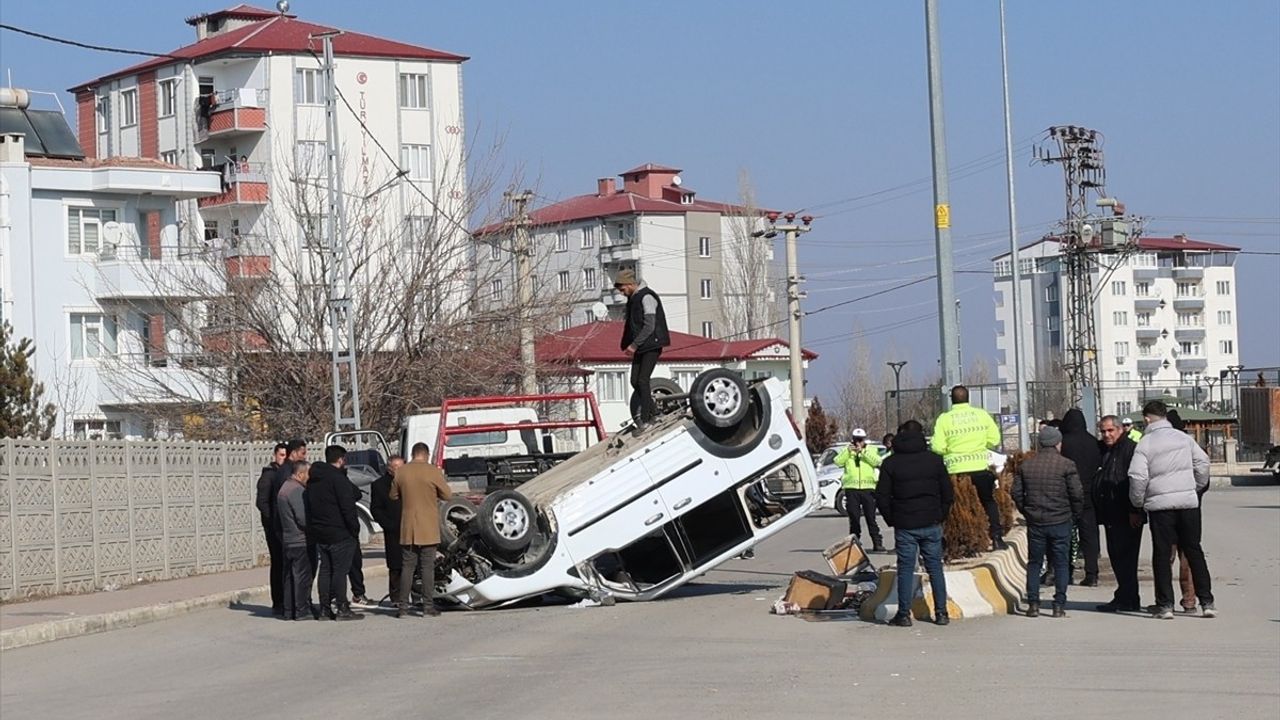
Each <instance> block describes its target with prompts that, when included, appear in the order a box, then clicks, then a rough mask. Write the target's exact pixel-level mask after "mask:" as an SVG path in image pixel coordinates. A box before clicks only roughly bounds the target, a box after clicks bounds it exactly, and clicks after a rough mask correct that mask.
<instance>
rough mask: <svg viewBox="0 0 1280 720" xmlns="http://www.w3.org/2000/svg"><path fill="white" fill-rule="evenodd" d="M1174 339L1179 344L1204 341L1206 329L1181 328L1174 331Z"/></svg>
mask: <svg viewBox="0 0 1280 720" xmlns="http://www.w3.org/2000/svg"><path fill="white" fill-rule="evenodd" d="M1173 339H1174V340H1177V341H1178V342H1182V341H1184V340H1187V341H1199V340H1204V327H1203V326H1201V327H1180V328H1176V329H1175V330H1174V331H1173Z"/></svg>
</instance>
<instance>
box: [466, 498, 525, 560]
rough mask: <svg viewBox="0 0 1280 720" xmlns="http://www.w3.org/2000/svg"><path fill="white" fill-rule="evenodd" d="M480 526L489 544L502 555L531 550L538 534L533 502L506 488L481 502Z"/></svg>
mask: <svg viewBox="0 0 1280 720" xmlns="http://www.w3.org/2000/svg"><path fill="white" fill-rule="evenodd" d="M476 526H477V528H478V529H479V531H480V539H481V540H483V541H484V544H485V545H488V546H489V547H491V548H493V549H494V550H498V551H500V552H508V553H515V552H521V551H523V550H524V549H525V548H527V547H529V543H530V542H532V541H533V535H534V533H535V532H536V531H537V517H536V516H535V515H534V511H533V503H532V502H530V501H529V498H526V497H525V496H524V495H521V494H520V493H518V492H516V491H515V490H511V489H508V488H504V489H502V490H497V491H495V492H493V493H491V494H489V495H487V496H486V497H485V499H484V502H482V503H480V512H479V514H478V515H476Z"/></svg>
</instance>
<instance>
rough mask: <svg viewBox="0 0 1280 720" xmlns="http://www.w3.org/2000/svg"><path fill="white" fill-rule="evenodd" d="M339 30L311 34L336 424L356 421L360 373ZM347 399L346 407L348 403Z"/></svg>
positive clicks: (341, 427) (340, 426) (354, 426)
mask: <svg viewBox="0 0 1280 720" xmlns="http://www.w3.org/2000/svg"><path fill="white" fill-rule="evenodd" d="M341 34H342V31H340V30H335V31H332V32H325V33H319V34H316V35H312V36H311V37H312V38H320V39H321V40H323V41H324V68H323V70H324V119H325V133H324V143H325V159H326V164H325V169H326V172H325V175H326V176H327V180H328V182H327V189H328V203H327V209H328V212H327V217H326V218H325V219H326V220H327V221H328V222H322V223H321V224H322V226H323V227H322V228H321V229H322V231H323V232H324V234H325V239H326V241H327V245H328V248H329V277H328V281H329V327H330V329H331V331H332V339H331V344H330V348H329V352H330V360H331V363H332V366H333V425H334V429H336V430H339V431H341V430H344V429H348V430H356V429H358V428H359V427H360V378H359V374H358V373H357V368H356V341H355V337H356V329H355V317H354V316H355V313H354V312H353V311H352V303H351V275H350V266H351V261H350V257H349V255H348V252H347V246H346V239H345V236H344V233H345V232H346V228H347V223H346V214H345V211H344V208H343V204H342V198H343V197H344V193H343V191H342V158H341V156H340V154H339V153H340V152H341V146H340V145H339V143H338V80H337V76H336V74H335V72H334V67H333V38H334V37H335V36H337V35H341ZM346 399H350V412H347V407H348V405H347V403H346V402H344V400H346Z"/></svg>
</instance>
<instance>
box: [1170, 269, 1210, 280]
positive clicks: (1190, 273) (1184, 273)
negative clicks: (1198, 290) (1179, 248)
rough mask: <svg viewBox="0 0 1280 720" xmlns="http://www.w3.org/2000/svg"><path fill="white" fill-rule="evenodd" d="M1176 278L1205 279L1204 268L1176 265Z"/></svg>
mask: <svg viewBox="0 0 1280 720" xmlns="http://www.w3.org/2000/svg"><path fill="white" fill-rule="evenodd" d="M1173 279H1174V280H1203V279H1204V268H1202V267H1194V266H1187V267H1176V268H1174V269H1173Z"/></svg>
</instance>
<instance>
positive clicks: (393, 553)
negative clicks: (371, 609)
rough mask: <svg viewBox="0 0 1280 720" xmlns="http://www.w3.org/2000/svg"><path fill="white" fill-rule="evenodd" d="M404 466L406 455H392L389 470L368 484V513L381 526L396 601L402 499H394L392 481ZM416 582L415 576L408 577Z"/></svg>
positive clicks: (389, 585) (389, 588)
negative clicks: (392, 497) (404, 456)
mask: <svg viewBox="0 0 1280 720" xmlns="http://www.w3.org/2000/svg"><path fill="white" fill-rule="evenodd" d="M401 465H404V458H403V457H401V456H399V455H392V456H391V457H390V458H388V459H387V471H386V472H384V473H382V476H381V477H379V478H378V479H377V480H374V481H373V485H371V486H370V487H369V512H370V514H372V515H373V521H374V522H376V523H378V525H379V526H381V527H382V548H383V551H384V554H385V561H386V563H387V596H388V597H390V598H391V601H392V602H395V601H396V600H397V599H398V598H399V597H400V593H399V587H400V584H399V583H400V568H401V566H402V564H403V558H402V557H401V556H400V502H399V501H397V500H392V499H391V481H392V480H394V479H395V476H396V471H397V470H399V469H400V466H401ZM409 582H411V583H412V582H413V578H409Z"/></svg>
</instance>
